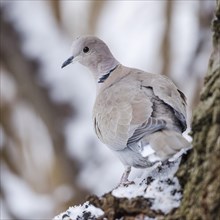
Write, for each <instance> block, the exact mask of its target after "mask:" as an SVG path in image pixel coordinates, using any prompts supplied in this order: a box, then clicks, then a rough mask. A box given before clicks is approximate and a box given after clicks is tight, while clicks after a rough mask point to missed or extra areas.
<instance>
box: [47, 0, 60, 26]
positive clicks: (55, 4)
mask: <svg viewBox="0 0 220 220" xmlns="http://www.w3.org/2000/svg"><path fill="white" fill-rule="evenodd" d="M50 4H51V7H52V11H53V14H54V17H55V19H56V21H57V23H58V24H59V25H60V22H61V15H60V0H50Z"/></svg>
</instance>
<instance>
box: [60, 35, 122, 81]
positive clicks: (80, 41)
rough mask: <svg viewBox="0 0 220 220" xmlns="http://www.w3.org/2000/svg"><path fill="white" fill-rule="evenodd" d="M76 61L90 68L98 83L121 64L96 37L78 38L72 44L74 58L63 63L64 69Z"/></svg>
mask: <svg viewBox="0 0 220 220" xmlns="http://www.w3.org/2000/svg"><path fill="white" fill-rule="evenodd" d="M74 60H75V61H78V62H79V63H81V64H82V65H84V66H86V67H88V68H89V69H90V70H91V72H92V73H93V75H94V77H95V80H96V81H99V79H100V78H101V77H103V76H104V75H105V74H108V73H109V72H110V71H111V70H112V69H114V68H115V67H116V66H117V65H118V64H119V62H118V61H117V60H116V59H115V58H114V57H113V55H112V53H111V52H110V50H109V48H108V46H107V45H106V44H105V43H104V42H103V41H102V40H100V39H99V38H97V37H94V36H81V37H77V38H76V39H75V40H74V41H73V44H72V56H71V57H70V58H69V59H67V60H66V61H65V62H64V63H63V65H62V68H63V67H65V66H67V65H68V64H70V63H72V62H73V61H74Z"/></svg>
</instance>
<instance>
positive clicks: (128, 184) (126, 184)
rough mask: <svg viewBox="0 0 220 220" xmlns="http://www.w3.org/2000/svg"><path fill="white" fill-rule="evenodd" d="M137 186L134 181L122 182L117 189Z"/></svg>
mask: <svg viewBox="0 0 220 220" xmlns="http://www.w3.org/2000/svg"><path fill="white" fill-rule="evenodd" d="M133 184H135V182H134V181H129V180H125V181H121V182H120V183H119V184H118V185H117V186H116V187H115V189H118V188H119V187H128V186H130V185H133Z"/></svg>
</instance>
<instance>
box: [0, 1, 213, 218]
mask: <svg viewBox="0 0 220 220" xmlns="http://www.w3.org/2000/svg"><path fill="white" fill-rule="evenodd" d="M92 2H93V1H75V0H74V1H67V0H64V1H60V2H59V9H60V15H61V17H60V24H58V22H57V21H56V19H55V16H54V14H53V10H52V7H51V2H50V1H40V0H39V1H38V0H35V1H26V0H23V1H22V0H16V1H13V0H1V5H0V7H1V9H2V13H3V15H4V17H5V18H6V19H7V20H9V21H11V22H12V23H14V26H15V27H16V30H17V31H18V32H19V34H20V35H21V36H22V38H23V41H22V45H21V47H22V50H23V52H24V53H25V55H26V56H28V57H30V58H32V59H35V58H36V59H38V60H40V64H41V69H40V83H41V84H42V85H44V86H45V87H47V88H49V94H50V97H51V99H52V100H53V101H54V102H58V103H59V102H63V101H65V102H67V103H69V104H70V105H71V106H72V107H73V108H74V110H75V116H74V117H72V118H68V120H66V123H65V126H64V134H65V139H66V142H67V145H66V147H65V149H64V150H65V151H66V152H67V155H69V156H70V157H71V158H72V160H73V161H74V163H76V164H78V167H79V168H80V169H79V170H80V171H79V172H78V173H77V176H76V179H75V182H76V184H77V185H78V186H79V187H81V188H82V189H85V190H87V191H88V192H90V193H95V194H97V195H102V194H103V193H105V192H108V191H110V190H111V189H112V188H114V187H115V186H116V185H117V183H118V182H119V179H120V176H121V174H122V172H123V166H122V164H121V163H120V162H119V160H118V159H117V158H116V157H115V156H114V155H113V154H112V153H111V151H110V150H108V149H107V147H105V146H104V145H102V144H101V143H100V142H99V141H98V140H97V138H96V136H95V133H94V131H93V127H92V125H93V123H92V120H91V113H92V106H93V102H94V99H95V85H94V82H93V78H92V77H91V75H90V73H89V71H88V70H87V69H86V68H85V67H82V66H81V65H79V64H77V63H74V65H70V66H68V67H66V68H64V69H61V65H62V63H63V61H65V60H66V59H67V58H68V57H69V56H70V55H71V50H70V48H71V43H72V39H73V38H74V37H75V36H78V35H82V34H94V35H96V36H98V37H100V38H101V39H103V40H104V41H105V42H106V43H107V44H108V46H109V47H110V49H111V51H112V53H113V54H114V55H115V57H116V58H117V59H118V60H119V61H120V62H121V63H122V64H123V65H126V66H130V67H135V68H139V69H142V70H145V71H148V72H153V73H157V74H160V73H162V69H163V57H162V54H161V45H162V40H163V38H164V33H165V28H166V14H165V13H166V10H165V9H166V5H167V1H162V0H161V1H160V0H158V1H153V0H152V1H150V0H149V1H104V3H103V5H102V9H101V11H100V14H99V16H98V19H97V20H96V22H95V27H91V26H90V25H91V13H92V10H95V9H94V8H92ZM202 2H203V3H201V1H197V0H188V1H185V0H183V1H181V0H180V1H175V2H174V3H173V10H172V11H173V12H172V16H171V17H172V20H171V26H170V31H169V35H170V38H169V40H170V48H169V50H170V51H169V52H170V60H171V61H170V70H169V76H170V77H171V78H172V79H173V80H174V81H175V83H176V84H177V85H178V87H179V88H180V89H181V90H182V91H183V92H184V93H185V94H186V96H187V98H188V102H189V109H188V112H189V113H188V114H189V118H190V117H191V110H192V107H194V106H195V105H196V104H195V100H196V99H197V98H195V97H197V96H198V95H199V93H198V91H197V87H198V85H199V84H201V81H202V79H203V76H204V75H205V73H206V69H207V65H208V58H209V56H210V52H211V31H210V30H209V29H208V28H207V29H206V28H205V27H203V25H202V23H201V21H200V16H201V14H203V15H204V16H206V15H207V17H208V16H209V15H210V14H211V15H212V14H213V10H214V7H215V1H211V0H210V1H202ZM1 43H2V41H1ZM199 43H201V45H202V46H201V45H200V44H199ZM198 47H199V49H200V50H199V53H198V52H196V51H197V49H198ZM30 74H31V73H30ZM0 83H1V87H0V88H1V106H4V105H5V104H7V103H13V106H14V107H13V109H12V112H11V124H12V125H13V128H14V130H15V131H16V133H17V135H18V137H19V139H20V141H21V143H22V144H21V145H22V150H21V151H22V156H21V157H19V158H18V156H17V155H18V154H17V152H18V151H19V147H20V146H18V144H17V143H12V142H10V137H8V136H7V135H6V134H5V130H4V126H3V124H0V147H1V151H3V150H4V149H3V148H4V147H7V145H10V147H8V148H9V151H10V153H11V158H12V160H14V161H15V162H17V164H18V165H21V167H20V169H21V172H20V174H19V175H15V174H14V173H13V172H11V170H10V167H9V166H8V165H7V163H5V161H4V160H1V173H0V174H1V178H0V181H1V191H2V192H4V196H2V197H1V200H0V203H1V210H0V213H1V214H0V219H12V218H14V217H16V218H19V219H30V217H32V218H33V219H47V218H48V219H49V218H52V217H53V216H55V215H56V214H58V213H59V212H61V211H64V210H66V209H67V208H68V207H67V206H66V205H65V204H66V202H67V201H74V194H75V192H74V188H73V187H72V186H71V185H70V184H69V183H66V184H65V183H62V184H60V185H59V184H57V185H56V187H54V186H53V188H50V187H49V185H47V187H46V189H45V188H43V187H41V186H43V184H45V182H47V178H48V175H50V172H51V170H52V167H53V165H54V160H55V159H54V158H56V157H57V155H56V152H55V151H54V148H53V144H52V141H51V137H50V136H49V134H48V130H47V128H46V126H45V124H44V123H43V121H42V120H41V119H40V118H39V116H38V115H37V114H36V113H35V112H34V110H33V109H32V108H31V107H30V106H28V105H27V104H26V103H25V102H16V101H15V100H16V97H17V93H18V89H17V85H16V82H15V80H14V79H13V77H11V75H10V73H8V71H7V70H6V69H5V68H2V66H1V82H0ZM1 117H2V116H1ZM188 123H189V124H190V120H189V122H188ZM62 172H67V171H65V170H63V171H62ZM68 172H69V171H68ZM67 175H69V176H71V173H68V174H67ZM47 183H48V182H47ZM33 185H34V187H33ZM52 185H53V184H52ZM36 189H37V190H36ZM1 195H2V193H1ZM81 201H84V198H82V199H81ZM72 205H75V204H72ZM12 216H13V217H12Z"/></svg>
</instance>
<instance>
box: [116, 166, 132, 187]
mask: <svg viewBox="0 0 220 220" xmlns="http://www.w3.org/2000/svg"><path fill="white" fill-rule="evenodd" d="M130 172H131V167H130V166H126V167H125V171H124V173H123V175H122V177H121V181H120V183H119V186H127V185H130V184H132V183H134V182H133V181H132V182H131V181H129V180H128V176H129V174H130Z"/></svg>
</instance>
